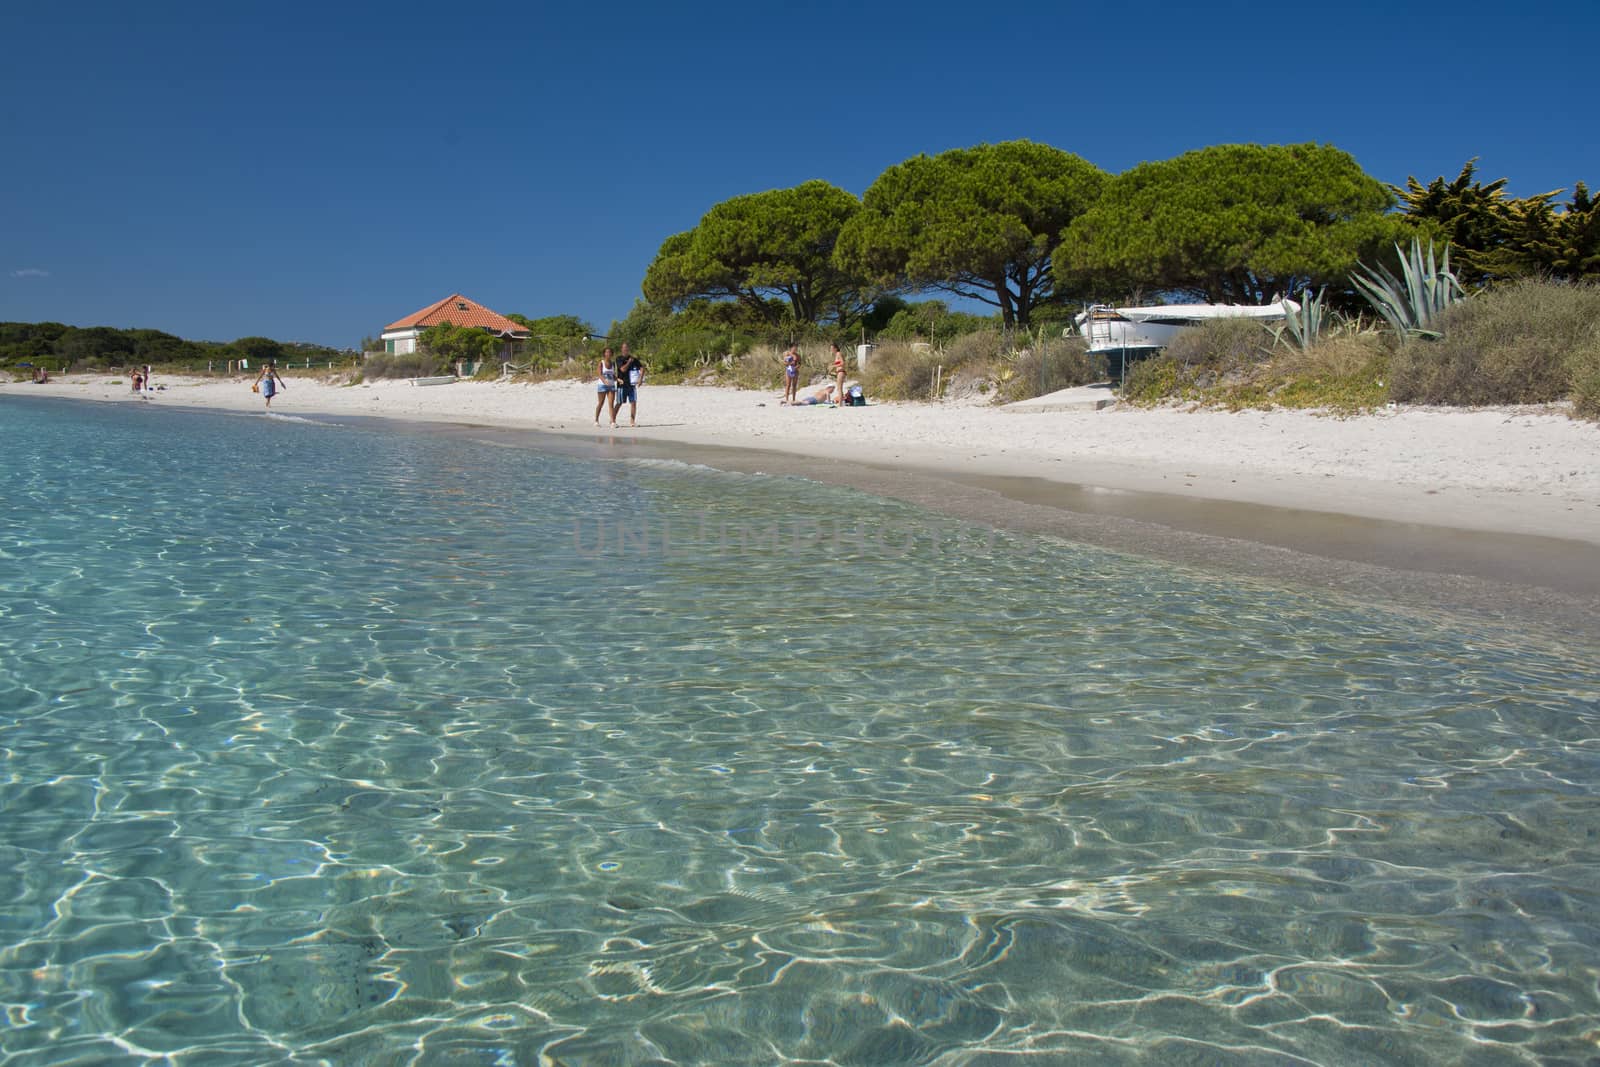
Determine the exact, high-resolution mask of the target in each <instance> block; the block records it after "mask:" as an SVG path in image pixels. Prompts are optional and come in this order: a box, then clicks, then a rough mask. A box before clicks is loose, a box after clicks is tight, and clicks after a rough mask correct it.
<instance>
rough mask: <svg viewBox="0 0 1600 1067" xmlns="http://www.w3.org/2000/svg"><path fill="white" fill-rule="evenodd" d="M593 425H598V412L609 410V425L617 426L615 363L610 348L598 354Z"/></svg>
mask: <svg viewBox="0 0 1600 1067" xmlns="http://www.w3.org/2000/svg"><path fill="white" fill-rule="evenodd" d="M595 393H596V394H597V395H596V397H595V402H594V424H595V425H596V426H599V425H600V412H602V411H604V410H605V409H606V407H607V406H610V408H611V425H613V426H615V425H616V424H617V411H616V408H617V403H616V395H617V363H616V360H615V359H613V358H612V356H611V346H610V345H607V346H606V348H605V351H604V352H601V353H600V384H599V385H597V386H595Z"/></svg>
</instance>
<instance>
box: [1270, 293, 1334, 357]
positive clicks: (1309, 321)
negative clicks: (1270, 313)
mask: <svg viewBox="0 0 1600 1067" xmlns="http://www.w3.org/2000/svg"><path fill="white" fill-rule="evenodd" d="M1327 291H1328V290H1327V288H1326V287H1323V288H1321V289H1318V290H1317V291H1316V292H1315V293H1313V292H1312V291H1311V290H1310V289H1307V290H1306V291H1305V293H1304V294H1303V295H1302V298H1301V301H1300V306H1299V307H1298V308H1296V307H1295V306H1294V304H1293V303H1292V302H1291V303H1290V304H1289V309H1291V310H1286V311H1285V314H1284V316H1283V325H1282V326H1275V327H1273V328H1272V343H1273V345H1280V344H1284V343H1285V342H1284V338H1285V337H1288V338H1289V340H1290V341H1292V342H1293V343H1294V346H1295V347H1296V348H1298V349H1300V351H1302V352H1304V351H1305V350H1306V349H1308V348H1310V347H1311V346H1312V345H1313V344H1314V343H1315V342H1316V340H1317V338H1318V337H1320V336H1322V330H1323V327H1324V325H1325V324H1326V322H1327V321H1328V310H1327V305H1326V304H1325V303H1323V299H1322V298H1323V295H1324V294H1325V293H1326V292H1327Z"/></svg>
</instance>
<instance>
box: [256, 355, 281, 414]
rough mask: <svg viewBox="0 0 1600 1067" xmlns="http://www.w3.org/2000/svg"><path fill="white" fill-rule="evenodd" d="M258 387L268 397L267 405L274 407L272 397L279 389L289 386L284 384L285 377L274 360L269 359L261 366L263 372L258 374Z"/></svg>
mask: <svg viewBox="0 0 1600 1067" xmlns="http://www.w3.org/2000/svg"><path fill="white" fill-rule="evenodd" d="M256 388H257V389H258V390H259V391H260V393H261V395H262V396H263V397H265V398H266V401H267V407H268V408H270V407H272V398H273V396H274V395H275V394H276V393H277V392H278V390H279V389H287V388H289V387H288V386H287V385H285V384H283V378H282V377H281V376H279V374H278V365H277V364H276V363H274V362H273V361H272V360H270V359H269V360H267V362H266V365H265V366H263V367H262V368H261V373H260V374H258V375H256Z"/></svg>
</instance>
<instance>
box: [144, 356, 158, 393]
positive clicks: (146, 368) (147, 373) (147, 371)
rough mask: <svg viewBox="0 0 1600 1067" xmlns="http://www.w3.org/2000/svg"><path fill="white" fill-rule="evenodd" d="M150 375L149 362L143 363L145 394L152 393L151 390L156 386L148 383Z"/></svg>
mask: <svg viewBox="0 0 1600 1067" xmlns="http://www.w3.org/2000/svg"><path fill="white" fill-rule="evenodd" d="M151 377H152V375H151V374H150V364H148V363H146V364H145V365H144V391H145V393H146V394H149V393H153V392H155V391H156V387H155V386H153V385H151V384H150V378H151Z"/></svg>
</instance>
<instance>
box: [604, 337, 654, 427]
mask: <svg viewBox="0 0 1600 1067" xmlns="http://www.w3.org/2000/svg"><path fill="white" fill-rule="evenodd" d="M643 381H644V364H643V363H641V362H640V361H639V357H638V356H636V355H634V354H633V353H632V352H629V351H628V342H626V341H624V342H622V352H621V354H620V355H619V356H617V357H616V358H615V359H613V358H612V355H611V346H610V345H607V346H606V347H605V351H603V352H601V353H600V384H599V385H598V386H596V387H595V392H596V393H597V394H598V395H597V396H596V398H595V405H594V424H595V425H596V426H599V425H600V413H601V412H602V411H604V410H605V408H606V404H607V402H608V401H609V402H610V405H611V427H612V429H615V428H616V425H617V412H618V411H620V410H621V409H622V405H623V404H627V405H628V425H629V426H634V425H637V423H638V419H639V386H640V384H641V383H642V382H643Z"/></svg>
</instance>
